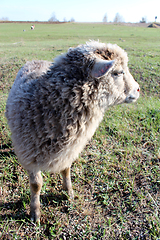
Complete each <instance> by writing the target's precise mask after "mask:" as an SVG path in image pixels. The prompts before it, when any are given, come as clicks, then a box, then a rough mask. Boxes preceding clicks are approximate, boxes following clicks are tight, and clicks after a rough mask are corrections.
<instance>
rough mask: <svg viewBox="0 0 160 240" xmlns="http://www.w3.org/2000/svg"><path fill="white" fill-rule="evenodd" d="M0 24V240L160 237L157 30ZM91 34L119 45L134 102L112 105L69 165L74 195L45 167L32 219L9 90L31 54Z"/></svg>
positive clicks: (60, 49)
mask: <svg viewBox="0 0 160 240" xmlns="http://www.w3.org/2000/svg"><path fill="white" fill-rule="evenodd" d="M30 26H31V24H30V23H0V239H5V240H6V239H57V240H60V239H62V240H63V239H89V240H90V239H92V240H93V239H113V240H115V239H117V240H119V239H123V240H125V239H126V240H128V239H130V240H133V239H135V240H136V239H137V240H140V239H141V240H149V239H155V240H157V239H159V238H160V221H159V219H160V216H159V214H160V209H159V208H160V164H159V161H160V98H159V94H160V80H159V79H160V41H159V39H160V29H159V28H157V29H152V28H146V27H138V26H133V27H132V26H122V25H113V24H79V23H64V24H44V23H43V24H42V23H37V24H35V30H31V29H30ZM89 39H92V40H98V39H99V41H101V42H106V43H107V42H110V43H116V44H117V45H119V46H120V47H122V48H124V49H125V50H126V51H127V53H128V56H129V68H130V72H131V73H132V75H133V77H134V78H135V80H136V81H137V82H138V83H139V84H140V87H141V96H140V98H139V100H138V101H137V102H136V103H135V104H131V105H127V104H125V105H121V106H116V107H113V108H111V109H109V110H108V111H107V112H106V114H105V118H104V120H103V122H102V123H101V125H100V127H99V128H98V129H97V131H96V133H95V135H94V137H93V139H92V141H90V142H89V143H88V145H87V146H86V148H85V150H84V151H83V152H82V154H81V155H80V156H79V159H77V160H76V161H75V163H74V164H73V165H72V172H71V174H72V183H73V189H74V192H75V199H74V201H70V200H68V198H67V195H66V193H65V192H64V191H63V190H62V178H61V176H60V175H59V174H49V173H47V172H43V174H42V176H43V179H44V184H43V187H42V191H41V209H42V212H41V214H42V215H41V221H40V225H35V224H34V223H32V222H31V221H30V219H29V202H30V201H29V199H30V192H29V180H28V175H27V174H26V172H25V170H24V169H23V168H22V167H21V165H20V164H19V163H18V161H17V157H16V155H15V154H14V150H13V148H12V144H11V138H10V135H11V134H10V130H9V128H8V126H7V122H6V118H5V115H4V114H5V104H6V99H7V96H8V92H9V89H10V87H11V85H12V84H13V82H14V79H15V77H16V74H17V72H18V70H19V69H20V68H21V67H22V66H23V65H24V64H25V62H26V61H30V60H33V59H35V60H39V59H43V60H49V61H52V59H53V58H54V57H56V56H58V55H59V54H61V53H64V52H66V51H67V49H68V48H69V47H74V46H77V45H78V44H83V43H85V42H86V41H88V40H89Z"/></svg>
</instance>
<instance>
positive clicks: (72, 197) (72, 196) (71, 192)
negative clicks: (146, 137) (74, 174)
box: [68, 189, 74, 200]
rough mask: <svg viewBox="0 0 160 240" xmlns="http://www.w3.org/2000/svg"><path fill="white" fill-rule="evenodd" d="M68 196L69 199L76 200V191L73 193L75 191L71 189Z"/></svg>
mask: <svg viewBox="0 0 160 240" xmlns="http://www.w3.org/2000/svg"><path fill="white" fill-rule="evenodd" d="M68 196H69V198H70V199H71V200H74V191H73V189H71V190H69V191H68Z"/></svg>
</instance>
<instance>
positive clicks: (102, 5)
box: [0, 0, 160, 22]
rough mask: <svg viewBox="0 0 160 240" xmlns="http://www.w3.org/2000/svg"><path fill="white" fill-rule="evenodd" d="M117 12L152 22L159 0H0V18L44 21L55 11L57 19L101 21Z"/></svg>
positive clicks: (128, 18)
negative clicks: (105, 15) (144, 18)
mask: <svg viewBox="0 0 160 240" xmlns="http://www.w3.org/2000/svg"><path fill="white" fill-rule="evenodd" d="M117 12H118V13H119V14H120V15H121V16H123V18H124V20H125V22H139V21H140V20H141V19H142V17H146V18H147V21H148V22H152V21H154V20H155V16H157V17H158V18H157V21H159V22H160V0H45V1H44V0H43V1H42V0H27V1H26V0H23V1H22V0H0V19H2V18H8V20H12V21H35V20H36V21H37V20H38V21H48V19H49V18H50V17H51V16H52V13H55V15H56V18H57V19H58V20H59V21H63V20H64V18H65V19H66V20H67V21H69V20H70V19H71V18H74V19H75V21H76V22H102V19H103V17H104V14H105V13H107V17H108V21H113V19H114V17H115V14H116V13H117Z"/></svg>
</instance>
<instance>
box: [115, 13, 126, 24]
mask: <svg viewBox="0 0 160 240" xmlns="http://www.w3.org/2000/svg"><path fill="white" fill-rule="evenodd" d="M113 22H114V23H120V22H124V18H123V16H121V15H120V14H119V13H116V15H115V17H114V20H113Z"/></svg>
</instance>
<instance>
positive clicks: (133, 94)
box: [91, 44, 140, 108]
mask: <svg viewBox="0 0 160 240" xmlns="http://www.w3.org/2000/svg"><path fill="white" fill-rule="evenodd" d="M100 46H101V45H100ZM94 54H95V60H94V65H93V67H92V70H91V76H92V77H93V78H95V79H97V81H99V86H100V89H101V91H99V93H100V96H99V99H100V103H101V105H103V107H104V108H106V107H108V106H111V105H117V104H121V103H132V102H135V101H136V100H137V99H138V98H139V94H140V87H139V85H138V83H137V82H136V81H135V80H134V78H133V77H132V75H131V73H130V72H129V68H128V57H127V53H126V52H125V51H124V50H123V49H121V48H120V47H119V46H117V45H112V44H108V45H105V46H104V45H103V47H102V48H101V49H98V50H97V49H96V50H95V51H94ZM102 92H103V93H102ZM102 96H103V97H102ZM106 99H107V100H108V101H106ZM105 105H106V106H105Z"/></svg>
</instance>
